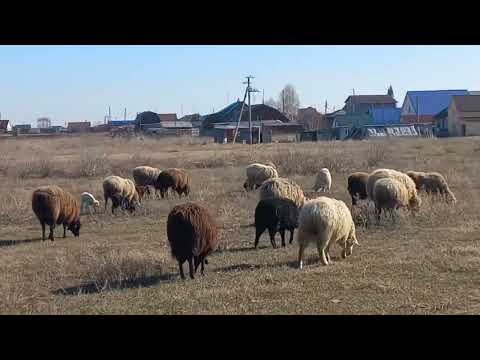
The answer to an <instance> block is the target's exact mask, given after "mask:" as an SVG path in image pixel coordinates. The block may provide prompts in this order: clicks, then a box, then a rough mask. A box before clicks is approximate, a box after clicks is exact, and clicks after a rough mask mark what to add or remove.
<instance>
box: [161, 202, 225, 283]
mask: <svg viewBox="0 0 480 360" xmlns="http://www.w3.org/2000/svg"><path fill="white" fill-rule="evenodd" d="M167 236H168V242H169V243H170V248H171V251H172V257H174V258H175V259H176V260H177V261H178V267H179V270H180V276H181V277H182V279H185V275H184V273H183V263H184V262H185V261H188V266H189V271H190V278H192V279H194V273H196V272H197V268H198V265H199V264H201V274H202V275H204V266H205V264H208V261H207V259H206V257H207V256H208V255H210V254H211V253H212V252H213V251H215V250H216V249H217V246H218V242H219V237H218V228H217V224H216V223H215V221H214V219H213V217H212V215H211V214H210V212H209V211H208V210H207V209H206V208H205V207H203V206H201V205H198V204H194V203H185V204H181V205H177V206H175V207H174V208H173V209H172V210H171V211H170V213H169V214H168V219H167ZM194 265H195V269H194V268H193V266H194Z"/></svg>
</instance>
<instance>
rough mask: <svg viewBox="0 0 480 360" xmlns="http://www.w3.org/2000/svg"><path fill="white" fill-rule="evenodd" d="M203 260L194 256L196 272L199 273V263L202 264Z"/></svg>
mask: <svg viewBox="0 0 480 360" xmlns="http://www.w3.org/2000/svg"><path fill="white" fill-rule="evenodd" d="M200 263H201V260H200V258H199V257H197V256H195V257H194V258H193V264H194V265H195V273H197V269H198V265H200Z"/></svg>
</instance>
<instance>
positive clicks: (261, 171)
mask: <svg viewBox="0 0 480 360" xmlns="http://www.w3.org/2000/svg"><path fill="white" fill-rule="evenodd" d="M245 172H246V174H247V180H246V181H245V183H244V184H243V187H244V188H245V190H252V189H253V188H255V189H257V188H258V187H260V186H261V185H262V184H263V183H264V182H265V181H266V180H268V179H275V178H278V172H277V170H276V169H275V168H274V167H272V166H269V165H264V164H259V163H255V164H250V165H248V166H247V168H246V169H245Z"/></svg>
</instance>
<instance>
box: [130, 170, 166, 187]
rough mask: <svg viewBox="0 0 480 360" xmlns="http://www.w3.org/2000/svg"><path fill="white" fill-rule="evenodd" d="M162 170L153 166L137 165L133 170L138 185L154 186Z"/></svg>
mask: <svg viewBox="0 0 480 360" xmlns="http://www.w3.org/2000/svg"><path fill="white" fill-rule="evenodd" d="M160 172H161V170H160V169H157V168H154V167H151V166H137V167H136V168H134V169H133V170H132V175H133V180H135V184H137V185H138V186H152V187H153V186H154V184H155V181H156V180H157V178H158V175H160Z"/></svg>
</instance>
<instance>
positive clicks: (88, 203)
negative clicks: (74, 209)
mask: <svg viewBox="0 0 480 360" xmlns="http://www.w3.org/2000/svg"><path fill="white" fill-rule="evenodd" d="M99 206H100V202H99V201H98V200H97V199H95V197H94V196H93V195H92V194H90V193H89V192H83V193H82V194H81V195H80V214H84V213H85V211H86V210H87V209H88V210H89V212H90V213H91V211H92V208H93V209H94V211H95V212H97V209H98V208H99Z"/></svg>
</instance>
